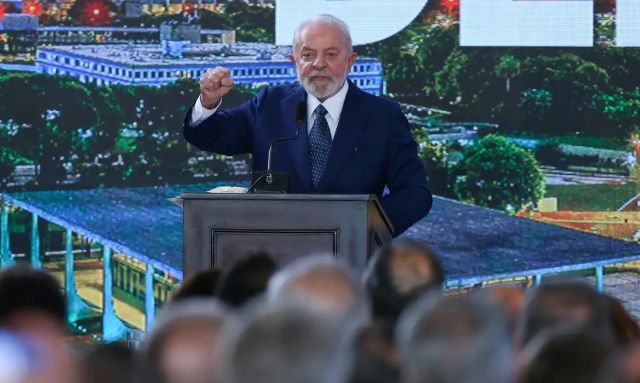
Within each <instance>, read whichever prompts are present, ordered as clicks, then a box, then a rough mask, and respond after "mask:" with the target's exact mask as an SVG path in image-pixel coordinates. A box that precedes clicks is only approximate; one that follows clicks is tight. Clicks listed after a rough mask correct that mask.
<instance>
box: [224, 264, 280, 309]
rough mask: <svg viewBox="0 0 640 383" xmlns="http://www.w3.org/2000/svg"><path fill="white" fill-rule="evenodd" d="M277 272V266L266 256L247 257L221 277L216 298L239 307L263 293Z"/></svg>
mask: <svg viewBox="0 0 640 383" xmlns="http://www.w3.org/2000/svg"><path fill="white" fill-rule="evenodd" d="M277 270H278V266H277V265H276V263H275V262H274V261H273V259H272V258H271V257H270V256H269V255H268V254H265V253H257V254H253V255H249V256H248V257H246V258H244V259H242V260H240V261H239V262H238V263H236V264H235V265H233V267H231V269H230V270H229V271H228V272H227V273H226V274H225V275H224V276H223V278H222V281H221V283H220V286H219V289H218V297H219V298H220V300H222V301H223V302H224V303H226V304H228V305H229V306H232V307H239V306H241V305H243V304H244V303H246V302H247V301H249V300H251V299H252V298H255V297H257V296H259V295H260V294H262V293H264V292H265V291H266V289H267V285H268V283H269V280H270V279H271V277H272V276H273V274H275V272H276V271H277Z"/></svg>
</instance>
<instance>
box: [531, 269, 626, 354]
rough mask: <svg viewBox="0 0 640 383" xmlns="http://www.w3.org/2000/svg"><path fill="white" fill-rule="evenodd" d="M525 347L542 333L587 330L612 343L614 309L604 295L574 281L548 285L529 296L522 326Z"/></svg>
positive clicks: (555, 282) (560, 280)
mask: <svg viewBox="0 0 640 383" xmlns="http://www.w3.org/2000/svg"><path fill="white" fill-rule="evenodd" d="M519 327H520V330H521V339H522V342H523V344H524V345H526V344H527V343H528V342H529V341H531V340H532V339H533V338H534V337H535V336H536V335H537V334H538V333H540V332H542V331H543V330H553V329H556V328H563V329H567V328H573V329H577V330H584V331H586V332H589V333H591V334H593V335H594V336H597V337H598V338H600V339H601V340H603V341H605V342H608V343H613V342H614V335H613V327H612V323H611V308H610V306H609V302H608V300H607V299H606V298H605V297H604V295H603V294H601V293H599V292H598V291H596V289H595V288H594V287H593V286H591V285H588V284H587V283H585V282H583V281H579V280H574V279H555V280H552V281H549V282H545V283H543V284H542V285H540V286H539V287H538V288H537V289H535V290H534V291H532V292H531V293H530V296H529V297H528V299H527V302H526V304H525V308H524V311H523V316H522V318H521V323H520V326H519Z"/></svg>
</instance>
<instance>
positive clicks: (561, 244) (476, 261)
mask: <svg viewBox="0 0 640 383" xmlns="http://www.w3.org/2000/svg"><path fill="white" fill-rule="evenodd" d="M403 236H406V237H410V238H413V239H416V240H419V241H421V242H423V243H425V244H427V245H428V246H430V247H431V248H432V249H433V250H434V251H436V252H437V253H438V254H440V255H441V257H442V260H443V263H444V266H445V270H446V272H447V281H448V285H451V284H452V282H456V283H457V284H462V285H468V284H473V283H479V282H482V281H487V280H490V279H498V278H511V277H519V276H532V275H541V274H549V273H557V272H565V271H572V270H583V269H587V268H592V267H598V266H604V265H610V264H614V263H625V262H631V261H635V260H639V259H640V244H638V243H633V242H627V241H623V240H619V239H615V238H610V237H604V236H600V235H596V234H591V233H585V232H582V231H577V230H573V229H567V228H564V227H560V226H556V225H552V224H547V223H543V222H538V221H534V220H531V219H527V218H521V217H515V216H510V215H508V214H505V213H502V212H500V211H496V210H492V209H487V208H483V207H478V206H474V205H469V204H464V203H461V202H459V201H454V200H449V199H445V198H439V197H437V198H435V199H434V204H433V208H432V210H431V212H430V213H429V215H428V216H427V217H426V218H425V219H423V220H422V221H420V222H418V223H417V224H415V225H414V226H413V227H411V228H409V230H407V232H405V234H403Z"/></svg>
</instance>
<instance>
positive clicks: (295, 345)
mask: <svg viewBox="0 0 640 383" xmlns="http://www.w3.org/2000/svg"><path fill="white" fill-rule="evenodd" d="M227 323H228V325H226V326H225V331H224V339H223V343H222V352H221V355H220V356H221V359H220V366H222V367H221V370H220V372H221V374H220V376H219V381H220V382H221V383H247V382H251V383H346V381H347V379H348V377H349V372H350V367H351V365H352V362H351V355H350V353H348V352H346V350H347V348H346V347H345V345H346V344H349V343H350V342H349V341H348V339H350V337H351V336H352V335H353V332H349V331H346V330H345V329H344V328H343V327H341V326H338V325H337V322H333V321H327V320H325V319H324V318H323V317H322V316H319V315H316V314H315V313H314V312H313V311H310V310H309V309H308V308H307V307H304V306H300V305H298V304H288V303H286V302H279V303H278V304H274V303H271V302H266V301H265V300H257V301H253V302H251V303H250V304H249V305H248V307H246V308H245V309H244V310H242V311H241V312H240V313H239V314H237V317H236V318H234V319H233V320H230V321H228V322H227Z"/></svg>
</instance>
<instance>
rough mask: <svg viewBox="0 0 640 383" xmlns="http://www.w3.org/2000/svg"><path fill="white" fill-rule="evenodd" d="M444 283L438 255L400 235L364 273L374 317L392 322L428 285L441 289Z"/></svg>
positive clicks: (379, 254)
mask: <svg viewBox="0 0 640 383" xmlns="http://www.w3.org/2000/svg"><path fill="white" fill-rule="evenodd" d="M443 283H444V271H443V269H442V265H441V263H440V260H439V259H438V257H437V256H436V255H435V254H434V253H433V252H432V251H431V250H430V249H429V248H428V247H426V246H424V245H423V244H421V243H419V242H417V241H414V240H410V239H397V240H395V241H394V242H393V243H392V244H391V245H390V246H388V247H386V248H384V249H382V250H381V251H380V252H379V253H378V254H376V255H375V256H374V258H372V260H371V261H370V263H369V267H368V268H367V272H366V273H365V284H366V288H367V290H368V292H369V295H370V297H371V299H372V304H373V315H374V317H376V318H382V319H385V320H389V321H392V322H394V321H395V320H396V319H397V318H398V316H399V315H400V312H402V310H403V309H404V308H405V307H406V306H407V305H408V304H409V303H411V302H412V301H413V300H415V299H416V298H417V297H419V296H420V295H422V294H423V293H424V292H425V291H427V290H429V289H441V288H442V285H443Z"/></svg>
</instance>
